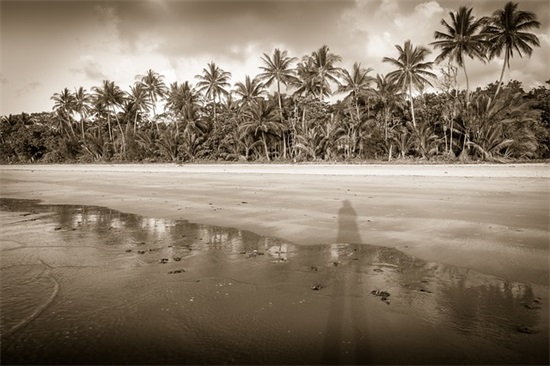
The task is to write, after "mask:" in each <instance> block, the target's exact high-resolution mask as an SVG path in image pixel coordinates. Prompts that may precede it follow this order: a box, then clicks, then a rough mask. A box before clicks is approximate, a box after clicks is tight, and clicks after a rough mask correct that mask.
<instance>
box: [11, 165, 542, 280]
mask: <svg viewBox="0 0 550 366" xmlns="http://www.w3.org/2000/svg"><path fill="white" fill-rule="evenodd" d="M549 167H550V166H549V165H548V164H522V165H314V164H312V165H277V164H273V165H260V164H253V165H240V164H227V165H224V164H221V165H200V164H196V165H192V164H191V165H181V166H180V165H172V164H159V165H154V164H153V165H107V164H105V165H103V164H102V165H9V166H7V165H5V166H1V167H0V174H1V177H0V187H1V195H2V197H8V198H26V199H39V200H42V201H43V202H44V203H50V204H83V205H98V206H104V207H109V208H113V209H116V210H120V211H122V212H128V213H135V214H140V215H145V216H150V217H156V218H167V219H184V220H188V221H191V222H194V223H200V224H209V225H217V226H223V227H232V228H238V229H243V230H249V231H252V232H255V233H257V234H260V235H267V236H273V237H277V238H281V239H285V240H287V241H290V242H292V243H295V244H299V245H311V244H330V243H335V242H336V239H337V235H338V217H337V216H338V212H339V210H340V209H341V208H342V206H343V202H344V201H347V202H349V204H350V205H351V207H352V208H353V210H354V211H355V212H356V219H355V221H356V222H355V223H354V225H353V230H348V231H350V232H349V233H346V232H345V231H346V230H344V233H343V234H342V233H340V237H339V239H340V240H345V239H346V238H347V237H346V235H349V238H353V239H355V238H356V237H357V235H356V234H359V240H360V243H365V244H372V245H380V246H386V247H391V248H396V249H399V250H401V251H403V252H405V253H407V254H409V255H414V256H417V257H419V258H421V259H424V260H429V261H435V262H439V263H444V264H448V265H455V266H458V267H465V268H471V269H474V270H477V271H480V272H482V273H487V274H490V275H495V276H499V277H502V278H506V279H510V280H519V281H526V282H532V283H538V284H548V281H549V245H548V243H549V227H550V226H549V216H550V215H549V207H550V205H549V199H550V198H549V182H550V169H549ZM342 235H343V236H342ZM356 240H357V239H356Z"/></svg>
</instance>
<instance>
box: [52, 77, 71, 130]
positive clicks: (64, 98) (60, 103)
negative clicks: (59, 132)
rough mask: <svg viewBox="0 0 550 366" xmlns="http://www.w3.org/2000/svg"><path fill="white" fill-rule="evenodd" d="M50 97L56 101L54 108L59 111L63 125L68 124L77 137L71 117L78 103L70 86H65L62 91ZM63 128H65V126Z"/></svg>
mask: <svg viewBox="0 0 550 366" xmlns="http://www.w3.org/2000/svg"><path fill="white" fill-rule="evenodd" d="M50 99H51V100H53V101H54V106H53V108H52V109H53V110H55V111H56V112H57V114H58V116H59V118H60V121H61V126H65V125H66V126H68V127H69V130H70V131H71V134H72V136H73V137H75V136H76V134H75V132H74V129H73V121H72V117H71V114H72V112H73V111H74V108H75V103H76V101H75V97H74V95H73V94H72V93H71V92H70V91H69V89H68V88H65V89H63V90H62V91H61V93H55V94H54V95H53V96H52V97H51V98H50ZM62 128H63V129H65V128H64V127H62Z"/></svg>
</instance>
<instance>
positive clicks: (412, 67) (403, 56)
mask: <svg viewBox="0 0 550 366" xmlns="http://www.w3.org/2000/svg"><path fill="white" fill-rule="evenodd" d="M395 48H396V49H397V51H398V52H399V57H398V58H397V59H395V58H392V57H384V58H383V59H382V62H388V63H390V64H392V65H394V66H396V67H397V70H394V71H392V72H390V73H388V75H387V77H388V78H389V80H390V81H391V82H394V83H396V84H398V85H399V86H400V87H401V88H402V89H403V90H408V92H409V98H410V103H411V117H412V122H413V126H414V128H416V119H415V117H414V100H413V94H412V93H413V87H414V88H416V89H417V90H419V91H421V90H423V88H424V85H426V84H428V85H432V84H431V83H430V81H429V80H428V79H427V78H435V77H436V76H435V74H434V73H432V72H430V71H428V70H431V69H432V65H433V62H431V61H429V62H426V61H425V58H426V56H427V55H428V54H430V50H428V49H427V48H426V47H424V46H418V47H413V45H412V43H411V41H410V40H406V41H405V44H404V46H403V47H401V46H399V45H395Z"/></svg>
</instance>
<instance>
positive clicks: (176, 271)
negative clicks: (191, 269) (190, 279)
mask: <svg viewBox="0 0 550 366" xmlns="http://www.w3.org/2000/svg"><path fill="white" fill-rule="evenodd" d="M184 272H185V269H176V270H174V271H170V272H168V274H176V273H184Z"/></svg>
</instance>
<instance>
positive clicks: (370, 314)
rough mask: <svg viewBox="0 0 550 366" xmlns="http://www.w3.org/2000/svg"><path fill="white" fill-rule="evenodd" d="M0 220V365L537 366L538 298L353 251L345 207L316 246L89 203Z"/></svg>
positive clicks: (358, 248)
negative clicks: (451, 365) (333, 238)
mask: <svg viewBox="0 0 550 366" xmlns="http://www.w3.org/2000/svg"><path fill="white" fill-rule="evenodd" d="M0 211H1V212H0V213H1V214H2V216H1V218H2V227H3V229H4V230H3V232H2V234H1V237H0V243H1V244H2V245H1V247H0V248H1V249H2V256H1V259H0V263H1V275H2V281H1V283H0V285H1V292H0V295H1V296H0V310H1V312H0V314H1V316H2V319H1V320H2V321H1V323H0V327H1V329H0V332H1V334H2V342H1V343H2V345H1V347H2V356H1V357H2V359H1V361H2V363H3V364H6V363H24V364H29V363H31V364H32V363H58V364H68V363H78V364H93V363H101V364H105V363H140V364H144V363H145V364H146V363H155V364H162V363H177V364H188V363H217V364H219V363H240V364H243V363H269V364H291V363H317V364H320V363H325V364H335V363H348V364H365V363H382V364H383V363H387V364H389V363H401V364H403V363H407V364H410V363H423V364H430V363H431V364H433V363H448V361H449V358H450V359H452V357H455V359H458V360H462V361H464V362H461V363H500V362H501V361H502V362H506V363H522V364H529V363H532V364H533V363H534V364H544V363H547V361H548V347H547V345H548V315H547V314H548V305H547V304H548V287H541V286H532V285H530V284H524V283H517V282H510V281H506V280H503V279H499V278H495V277H491V276H487V275H484V274H481V273H478V272H475V271H471V270H468V269H464V268H457V267H452V266H447V265H443V264H439V263H431V262H426V261H423V260H420V259H418V258H415V257H412V256H409V255H406V254H404V253H402V252H400V251H398V250H395V249H391V248H385V247H379V246H373V245H360V244H356V243H360V242H361V239H360V236H359V231H358V228H357V214H356V212H355V210H354V209H353V207H352V206H351V203H350V202H346V201H344V202H343V204H342V208H341V210H340V214H339V232H338V240H337V242H338V244H333V245H319V246H297V245H294V244H293V243H291V242H288V241H284V240H280V239H277V238H271V237H262V236H258V235H256V234H254V233H251V232H248V231H242V230H238V229H231V228H221V227H214V226H207V225H197V224H193V223H190V222H187V221H179V220H166V219H153V218H145V217H141V216H138V215H131V214H125V213H121V212H118V211H115V210H110V209H107V208H100V207H89V206H66V205H63V206H62V205H39V204H38V202H37V201H21V200H10V199H0ZM354 238H355V239H354ZM346 243H354V244H346ZM178 271H179V272H178ZM313 286H318V288H319V289H320V290H317V291H314V290H312V287H313ZM56 288H57V290H56ZM373 290H384V291H387V292H389V293H390V294H391V296H390V297H389V299H390V300H391V302H390V301H389V305H388V304H387V303H384V302H382V301H380V299H379V298H378V297H376V296H373V295H372V294H371V292H372V291H373ZM535 300H536V301H538V302H536V301H535ZM48 302H49V303H48ZM528 305H533V306H531V308H529V307H528ZM519 326H525V327H528V328H529V329H531V330H532V333H533V334H529V335H526V334H523V333H519V332H518V331H517V329H518V327H519ZM14 329H15V330H14ZM434 337H435V340H434ZM156 339H163V340H167V341H165V342H163V343H158V342H157V341H155V340H156ZM442 339H444V341H442ZM168 340H169V341H168ZM236 340H238V342H237V341H236ZM390 340H391V342H390ZM266 347H268V348H269V349H266ZM115 351H116V352H115ZM411 354H412V355H414V356H411ZM461 355H470V356H468V357H470V359H469V360H470V361H471V362H467V361H468V359H466V358H460V357H462V356H461ZM459 356H460V357H459ZM411 357H412V358H411ZM456 357H458V358H456ZM464 357H466V356H464ZM455 362H456V361H455Z"/></svg>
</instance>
